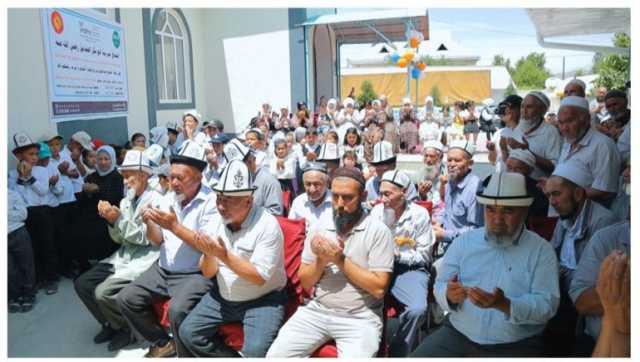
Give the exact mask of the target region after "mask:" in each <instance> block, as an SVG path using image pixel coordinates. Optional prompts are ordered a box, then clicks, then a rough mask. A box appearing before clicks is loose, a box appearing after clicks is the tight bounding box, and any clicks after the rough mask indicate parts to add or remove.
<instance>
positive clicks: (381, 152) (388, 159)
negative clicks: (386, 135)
mask: <svg viewBox="0 0 640 362" xmlns="http://www.w3.org/2000/svg"><path fill="white" fill-rule="evenodd" d="M392 162H396V155H395V154H394V153H393V145H392V144H391V143H390V142H389V141H380V142H378V143H376V144H375V145H373V160H372V161H371V162H370V163H371V164H372V165H383V164H385V163H392Z"/></svg>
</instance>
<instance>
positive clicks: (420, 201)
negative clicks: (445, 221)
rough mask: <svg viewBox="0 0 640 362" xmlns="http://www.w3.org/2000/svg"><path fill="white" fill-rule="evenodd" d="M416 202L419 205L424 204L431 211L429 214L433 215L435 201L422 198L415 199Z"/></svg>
mask: <svg viewBox="0 0 640 362" xmlns="http://www.w3.org/2000/svg"><path fill="white" fill-rule="evenodd" d="M414 203H415V204H416V205H418V206H422V207H424V208H425V209H427V211H428V212H429V216H431V213H432V211H433V202H432V201H422V200H417V201H414Z"/></svg>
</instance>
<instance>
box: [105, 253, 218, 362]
mask: <svg viewBox="0 0 640 362" xmlns="http://www.w3.org/2000/svg"><path fill="white" fill-rule="evenodd" d="M212 286H213V282H212V281H211V280H210V279H207V278H205V277H204V276H203V275H202V274H201V273H200V272H194V273H173V272H169V271H167V270H164V269H162V268H161V267H160V266H159V265H158V262H157V261H156V262H155V263H153V264H152V265H151V267H149V269H147V271H145V272H144V273H142V275H140V276H139V277H138V278H137V279H136V280H134V281H133V282H131V284H129V285H128V286H127V287H125V288H124V289H123V290H122V291H121V292H120V293H119V294H118V296H117V302H118V306H119V308H120V310H121V311H122V314H123V315H124V318H125V319H126V321H127V323H128V324H129V326H130V327H131V330H132V331H135V333H137V334H138V335H139V337H141V340H142V339H144V340H147V341H149V342H151V343H153V344H154V345H155V346H164V345H165V344H167V342H169V340H170V339H171V338H170V337H169V335H168V334H167V332H166V331H165V330H164V328H162V326H161V325H160V324H159V323H158V317H157V316H156V314H155V312H154V311H153V308H152V306H151V305H152V303H153V302H154V301H157V300H160V299H164V298H171V302H170V303H169V322H170V324H171V330H172V331H173V338H174V341H175V342H176V350H177V353H178V356H180V357H183V356H185V357H186V356H190V355H191V353H190V352H189V350H187V349H186V348H185V347H184V345H183V344H182V342H180V337H179V330H180V324H181V323H182V321H183V320H184V319H185V318H186V317H187V314H188V313H189V311H190V310H191V309H193V307H194V306H195V305H196V304H197V303H198V302H199V301H200V299H201V298H202V296H203V295H204V294H205V293H206V292H208V291H209V290H210V289H211V287H212Z"/></svg>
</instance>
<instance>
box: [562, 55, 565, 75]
mask: <svg viewBox="0 0 640 362" xmlns="http://www.w3.org/2000/svg"><path fill="white" fill-rule="evenodd" d="M564 60H565V56H564V55H563V56H562V80H564Z"/></svg>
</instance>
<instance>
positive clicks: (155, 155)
mask: <svg viewBox="0 0 640 362" xmlns="http://www.w3.org/2000/svg"><path fill="white" fill-rule="evenodd" d="M143 153H144V155H145V156H146V157H147V159H148V160H149V162H150V163H151V165H152V166H158V165H159V164H160V160H161V159H162V154H163V153H164V149H163V148H162V146H160V145H159V144H153V145H151V146H149V148H147V149H146V150H144V151H143ZM125 157H126V156H125Z"/></svg>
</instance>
